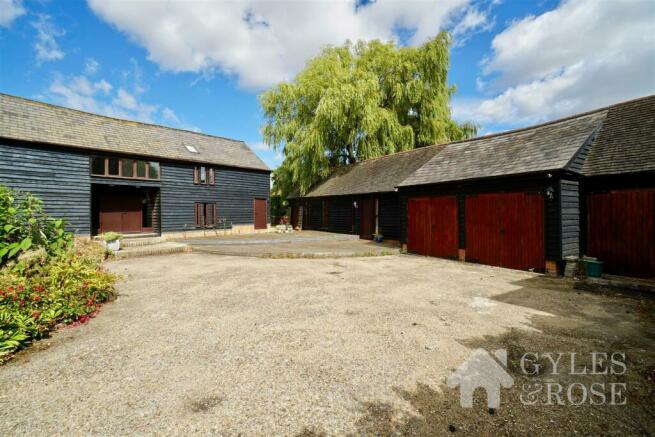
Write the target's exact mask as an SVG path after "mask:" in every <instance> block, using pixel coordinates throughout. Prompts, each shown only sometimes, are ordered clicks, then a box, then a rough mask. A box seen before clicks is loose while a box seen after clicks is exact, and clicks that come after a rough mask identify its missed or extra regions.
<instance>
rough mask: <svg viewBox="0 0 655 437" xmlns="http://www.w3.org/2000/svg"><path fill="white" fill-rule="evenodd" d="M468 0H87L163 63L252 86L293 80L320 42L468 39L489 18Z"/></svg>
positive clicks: (92, 6) (319, 45)
mask: <svg viewBox="0 0 655 437" xmlns="http://www.w3.org/2000/svg"><path fill="white" fill-rule="evenodd" d="M468 1H469V0H430V1H408V2H401V1H395V0H378V1H376V2H373V3H369V4H367V5H364V6H359V7H357V6H356V2H355V0H338V1H300V2H299V1H286V2H269V1H257V0H234V1H230V2H195V3H194V2H192V3H189V2H182V1H170V2H125V1H108V0H88V2H89V5H90V7H91V9H92V10H93V11H94V12H95V13H96V14H97V15H98V16H99V17H101V18H102V19H104V20H105V21H107V22H109V23H111V24H113V25H115V26H116V27H117V28H118V29H119V30H121V31H122V32H125V33H126V34H128V35H129V36H130V37H131V38H132V39H133V40H134V41H135V42H137V43H138V44H140V45H142V46H143V47H145V48H146V49H147V50H148V57H149V59H150V60H151V61H153V62H156V63H157V64H158V65H159V66H160V67H161V68H163V69H166V70H171V71H186V72H195V73H199V74H211V72H212V71H215V70H217V71H221V72H224V73H227V74H234V75H236V76H237V77H238V79H239V82H240V83H241V84H242V85H243V86H246V87H253V88H259V87H265V86H269V85H271V84H274V83H276V82H278V81H281V80H288V79H290V78H292V77H293V75H294V74H295V73H297V72H298V71H299V70H300V69H301V68H302V66H303V65H304V63H305V62H306V60H307V59H309V58H311V57H312V56H315V55H316V54H317V53H318V52H319V50H320V49H321V48H322V47H324V46H326V45H341V44H343V43H344V41H345V40H347V39H351V40H357V39H373V38H381V39H383V40H392V39H395V38H396V37H395V34H394V30H397V29H399V28H402V29H409V30H410V32H413V36H412V37H411V38H410V40H409V43H410V44H418V43H421V42H423V41H425V40H426V39H428V38H430V37H432V36H434V35H435V34H436V33H437V32H438V31H439V30H440V29H441V28H443V27H450V28H456V29H458V32H459V34H460V36H462V37H463V36H464V34H465V33H466V32H467V31H470V30H472V29H477V28H478V27H479V26H480V25H481V23H482V22H484V20H486V18H484V17H483V14H482V13H480V12H479V11H475V10H473V9H470V10H468V9H467V8H468ZM467 10H468V11H469V12H468V13H463V12H465V11H467ZM461 20H464V22H463V24H461V25H460V24H458V23H459V21H461Z"/></svg>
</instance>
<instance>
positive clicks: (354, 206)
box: [353, 200, 357, 208]
mask: <svg viewBox="0 0 655 437" xmlns="http://www.w3.org/2000/svg"><path fill="white" fill-rule="evenodd" d="M353 208H357V201H356V200H355V201H353Z"/></svg>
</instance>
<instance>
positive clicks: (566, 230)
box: [559, 178, 580, 258]
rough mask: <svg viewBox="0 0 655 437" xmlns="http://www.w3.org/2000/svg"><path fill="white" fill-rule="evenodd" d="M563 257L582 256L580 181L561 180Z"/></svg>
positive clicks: (560, 200)
mask: <svg viewBox="0 0 655 437" xmlns="http://www.w3.org/2000/svg"><path fill="white" fill-rule="evenodd" d="M559 202H560V205H559V206H560V212H561V216H560V232H561V257H562V258H564V257H567V256H576V257H577V256H580V182H579V181H577V180H574V179H564V178H562V179H561V180H560V188H559Z"/></svg>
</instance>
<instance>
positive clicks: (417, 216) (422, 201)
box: [407, 196, 459, 258]
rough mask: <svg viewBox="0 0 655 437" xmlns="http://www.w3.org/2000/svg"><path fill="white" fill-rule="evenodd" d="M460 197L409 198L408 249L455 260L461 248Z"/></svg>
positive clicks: (421, 253) (420, 253)
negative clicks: (458, 207) (459, 225)
mask: <svg viewBox="0 0 655 437" xmlns="http://www.w3.org/2000/svg"><path fill="white" fill-rule="evenodd" d="M457 230H458V227H457V198H456V197H455V196H437V197H431V198H428V197H422V198H412V199H409V201H408V204H407V249H408V250H409V251H410V252H413V253H417V254H419V255H426V256H427V255H429V256H436V257H440V258H456V257H457V249H458V247H459V244H458V243H459V241H458V231H457Z"/></svg>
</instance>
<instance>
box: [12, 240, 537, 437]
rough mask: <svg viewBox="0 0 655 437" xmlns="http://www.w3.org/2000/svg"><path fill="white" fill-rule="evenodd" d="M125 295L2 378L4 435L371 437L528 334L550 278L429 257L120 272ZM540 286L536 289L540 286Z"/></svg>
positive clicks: (175, 263) (151, 266) (181, 261)
mask: <svg viewBox="0 0 655 437" xmlns="http://www.w3.org/2000/svg"><path fill="white" fill-rule="evenodd" d="M109 266H110V269H111V270H113V271H115V272H118V273H121V274H122V275H124V280H123V281H122V282H121V283H120V286H119V290H120V297H119V299H118V300H117V301H115V302H113V303H110V304H108V305H106V306H105V307H104V309H103V311H102V312H101V313H100V314H99V316H98V317H97V318H95V319H93V320H92V321H91V322H90V323H88V324H86V325H84V326H81V327H78V328H69V329H64V330H61V331H60V332H58V333H56V334H55V335H54V336H53V337H52V338H51V339H49V340H45V341H42V342H40V343H38V344H37V345H36V346H35V347H33V348H32V349H31V350H28V351H27V352H25V353H22V354H19V356H18V357H17V358H16V359H15V360H13V361H12V362H10V363H9V364H8V365H6V366H4V367H0V386H1V387H2V391H1V393H0V405H1V406H2V408H1V409H0V434H3V435H16V434H25V433H27V434H40V435H44V434H59V435H61V434H75V435H79V434H96V435H98V434H102V435H108V434H109V435H125V434H128V433H130V434H132V433H138V434H160V433H167V434H174V433H175V434H177V433H200V434H207V433H212V434H221V435H225V434H229V435H235V434H237V433H241V434H243V435H293V434H296V433H301V432H304V433H305V434H311V432H310V431H311V430H316V431H317V432H325V433H327V434H330V435H332V434H343V433H347V432H356V431H357V423H358V422H357V421H358V418H360V417H361V416H362V414H363V412H364V409H365V407H366V405H368V403H370V402H375V403H378V404H380V403H381V404H383V405H390V406H392V407H393V408H394V409H395V410H396V411H399V412H403V411H406V412H412V407H411V405H410V404H409V403H407V401H406V400H404V399H403V398H402V397H401V396H399V395H398V391H399V390H402V389H406V390H409V389H412V388H415V387H416V385H417V383H421V384H426V385H428V386H431V387H438V386H439V384H441V383H443V381H444V378H445V377H446V376H447V375H448V374H449V373H450V371H451V370H452V369H453V368H454V367H456V366H458V365H459V364H460V363H461V362H462V361H463V360H464V359H465V358H467V357H468V355H469V353H470V351H471V349H470V348H469V347H466V346H464V344H466V342H467V341H468V340H471V339H474V338H477V337H480V336H482V335H495V334H501V333H503V332H506V331H507V329H508V328H510V327H527V326H528V325H529V322H528V318H529V317H530V316H532V315H535V314H545V313H541V312H539V311H537V310H535V309H530V308H528V307H526V306H519V305H516V304H509V303H503V301H502V300H494V299H493V298H494V296H498V295H505V296H506V295H508V293H509V294H511V293H512V292H521V293H525V292H526V290H527V291H528V292H529V293H530V292H533V291H534V295H537V294H538V293H539V292H540V291H539V290H538V289H537V288H539V287H541V286H542V285H543V284H541V283H540V282H539V279H538V278H537V277H536V275H534V274H531V273H527V272H519V271H511V270H504V269H496V268H491V267H485V266H476V265H470V264H461V263H457V262H453V261H447V260H439V259H425V258H420V257H415V256H386V257H372V258H347V259H337V260H334V259H312V260H309V259H281V260H275V259H257V258H238V257H222V256H214V255H207V254H199V253H190V254H179V255H171V256H161V257H151V258H143V259H138V260H122V261H114V262H111V263H109ZM531 287H533V288H534V290H531V289H530V288H531Z"/></svg>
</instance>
